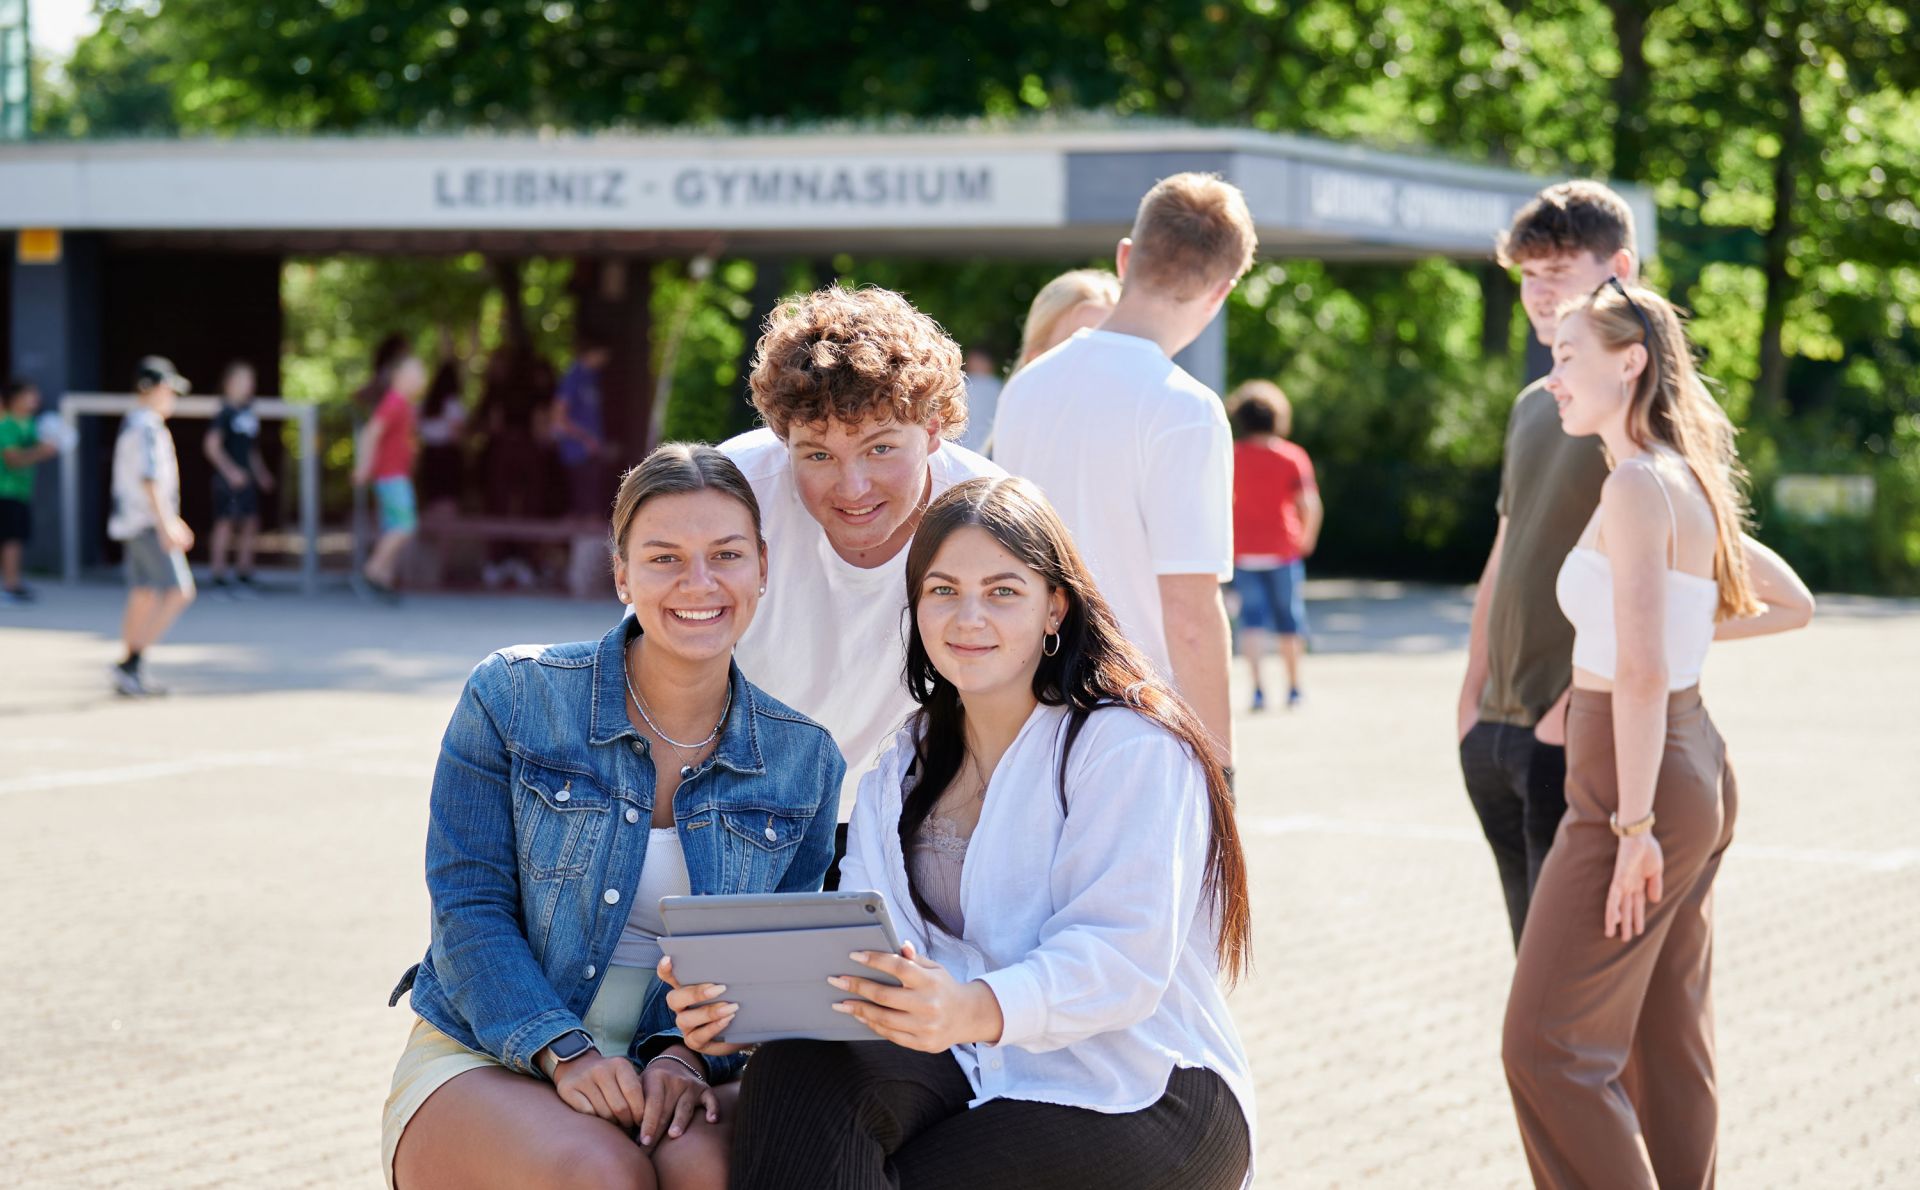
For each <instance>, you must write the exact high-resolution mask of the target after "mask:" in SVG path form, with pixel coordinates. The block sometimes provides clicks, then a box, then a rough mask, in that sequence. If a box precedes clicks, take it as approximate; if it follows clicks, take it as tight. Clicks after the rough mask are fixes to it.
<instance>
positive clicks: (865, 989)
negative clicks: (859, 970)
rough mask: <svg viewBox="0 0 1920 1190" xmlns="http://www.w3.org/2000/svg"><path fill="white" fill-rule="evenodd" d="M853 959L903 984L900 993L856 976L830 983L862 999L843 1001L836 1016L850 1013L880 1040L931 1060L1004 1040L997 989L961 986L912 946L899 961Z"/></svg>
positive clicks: (865, 954) (868, 955) (872, 956)
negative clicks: (975, 1044) (945, 1052)
mask: <svg viewBox="0 0 1920 1190" xmlns="http://www.w3.org/2000/svg"><path fill="white" fill-rule="evenodd" d="M849 957H851V958H852V959H853V961H854V962H856V963H859V964H860V965H861V966H863V967H871V968H873V969H874V970H876V971H880V972H884V973H885V974H888V975H891V976H893V977H894V978H895V979H897V980H899V981H900V986H899V987H893V986H891V985H889V984H884V983H879V982H877V981H875V980H871V979H862V978H861V977H860V976H858V975H835V976H831V977H829V978H828V980H827V982H828V983H830V984H832V985H833V986H834V987H836V988H838V989H840V990H841V991H843V992H850V993H852V994H853V995H855V996H859V997H861V999H858V1000H842V1001H840V1002H839V1003H838V1004H835V1005H834V1006H833V1007H834V1011H836V1012H844V1013H846V1014H847V1015H848V1016H851V1017H853V1018H854V1019H855V1020H857V1021H859V1022H860V1023H861V1024H863V1025H865V1026H866V1027H867V1028H869V1029H872V1030H873V1031H874V1033H876V1034H877V1035H879V1036H880V1037H882V1038H884V1039H886V1040H888V1041H891V1042H893V1043H894V1044H895V1045H898V1046H904V1047H905V1048H907V1049H910V1050H919V1051H920V1052H922V1053H927V1054H937V1053H939V1052H941V1051H942V1050H947V1049H951V1048H953V1047H954V1046H956V1045H964V1044H966V1043H968V1042H974V1041H984V1042H988V1043H993V1042H997V1041H999V1040H1000V1032H1001V1030H1002V1028H1003V1027H1004V1025H1005V1021H1004V1019H1003V1018H1002V1017H1001V1015H1000V1001H999V1000H997V999H995V998H994V995H993V989H992V988H990V987H988V986H987V985H986V984H984V983H981V982H979V981H978V980H975V981H973V982H971V983H961V982H960V981H958V980H956V979H955V978H954V977H953V976H952V975H951V974H950V973H949V972H948V971H947V969H946V968H945V967H942V966H941V965H940V964H938V963H936V962H934V961H933V960H932V959H927V958H922V957H920V956H919V955H917V954H915V953H914V950H913V943H911V942H909V943H907V944H906V945H905V946H902V947H901V948H900V953H899V954H897V955H892V954H881V953H876V952H874V951H866V950H856V951H854V952H853V954H852V955H851V956H849Z"/></svg>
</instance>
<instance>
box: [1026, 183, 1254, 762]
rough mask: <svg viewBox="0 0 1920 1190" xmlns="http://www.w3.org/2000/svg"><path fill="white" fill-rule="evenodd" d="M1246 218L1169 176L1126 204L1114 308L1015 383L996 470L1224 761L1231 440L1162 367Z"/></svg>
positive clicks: (1216, 282)
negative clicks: (1032, 501) (1086, 571)
mask: <svg viewBox="0 0 1920 1190" xmlns="http://www.w3.org/2000/svg"><path fill="white" fill-rule="evenodd" d="M1254 246H1255V237H1254V230H1253V216H1252V215H1251V214H1250V213H1249V212H1248V211H1247V204H1246V199H1245V198H1244V197H1243V196H1242V195H1241V193H1240V191H1239V190H1238V189H1237V188H1235V187H1234V186H1232V185H1230V184H1228V183H1227V182H1224V181H1222V180H1221V179H1220V178H1218V177H1217V176H1214V175H1212V174H1197V173H1185V174H1176V175H1174V176H1173V177H1170V178H1167V179H1165V180H1164V181H1162V182H1160V183H1159V184H1158V185H1156V186H1155V187H1154V188H1153V189H1152V190H1150V191H1148V193H1147V195H1146V197H1145V198H1143V199H1142V200H1141V201H1140V209H1139V213H1138V215H1137V216H1136V217H1135V219H1134V224H1133V234H1132V235H1131V236H1129V237H1128V238H1126V239H1123V240H1121V241H1120V244H1119V247H1118V249H1117V251H1116V253H1115V259H1114V263H1115V266H1116V271H1117V272H1118V273H1119V276H1120V284H1121V291H1120V301H1119V304H1118V305H1116V306H1115V307H1114V309H1113V313H1112V314H1110V315H1108V317H1107V319H1106V321H1105V322H1103V323H1101V324H1100V327H1099V328H1098V329H1097V330H1080V331H1076V332H1074V334H1073V337H1072V338H1070V339H1068V340H1067V341H1066V342H1064V343H1062V344H1061V345H1060V346H1058V347H1056V348H1054V349H1053V350H1052V351H1049V352H1048V353H1047V354H1045V355H1044V356H1041V357H1040V358H1038V359H1036V360H1034V361H1033V362H1032V363H1029V364H1028V365H1027V366H1026V367H1024V368H1022V369H1020V371H1018V372H1016V373H1014V375H1013V378H1012V379H1011V380H1009V381H1008V382H1007V388H1006V392H1005V393H1003V394H1002V395H1001V398H1000V417H999V422H998V425H997V426H996V427H995V431H994V451H995V454H996V456H997V457H996V461H997V462H999V463H1000V464H1001V466H1003V467H1005V468H1006V469H1007V470H1008V472H1010V473H1012V474H1014V475H1021V476H1025V477H1026V478H1028V479H1031V480H1033V481H1034V482H1036V483H1038V484H1039V485H1040V487H1041V488H1042V489H1043V490H1044V491H1045V492H1046V494H1047V498H1048V500H1050V501H1051V502H1052V503H1053V505H1054V507H1055V508H1056V509H1058V510H1059V513H1060V516H1061V519H1062V520H1064V521H1066V522H1067V525H1068V527H1069V528H1071V529H1072V531H1073V536H1074V541H1075V543H1076V544H1077V545H1078V546H1079V547H1080V549H1081V551H1082V552H1083V553H1084V554H1085V555H1086V559H1087V565H1088V566H1089V567H1090V568H1091V569H1092V570H1093V575H1094V578H1095V579H1096V580H1097V581H1098V583H1099V585H1100V589H1101V590H1102V591H1104V592H1106V594H1107V598H1108V600H1109V601H1110V602H1111V603H1112V605H1113V611H1114V614H1115V615H1116V616H1117V617H1119V620H1120V627H1121V630H1122V632H1123V634H1124V635H1125V636H1126V637H1127V639H1129V640H1131V641H1133V642H1134V643H1135V644H1136V645H1138V646H1140V648H1141V651H1143V652H1144V653H1146V654H1147V657H1148V659H1149V660H1151V661H1152V662H1153V665H1154V667H1155V669H1156V670H1158V671H1159V673H1160V674H1161V675H1162V676H1163V677H1166V678H1168V679H1169V680H1170V681H1171V682H1172V683H1173V685H1174V686H1175V687H1176V688H1177V689H1178V690H1179V692H1180V695H1181V697H1183V698H1185V699H1186V700H1187V702H1188V703H1189V704H1191V705H1192V707H1193V709H1194V711H1195V712H1196V713H1197V714H1198V715H1199V716H1200V720H1201V722H1202V723H1204V724H1205V725H1206V727H1207V730H1208V731H1210V732H1212V733H1213V737H1214V739H1215V740H1216V741H1217V742H1218V744H1219V746H1220V750H1221V755H1222V757H1223V758H1230V757H1231V756H1232V752H1233V711H1232V696H1231V694H1230V692H1229V683H1228V671H1229V669H1230V667H1231V663H1232V649H1231V644H1230V639H1231V633H1230V631H1229V628H1228V624H1227V611H1226V606H1225V604H1224V603H1223V602H1222V600H1221V595H1220V584H1221V583H1222V582H1223V581H1225V580H1226V579H1228V578H1231V577H1232V575H1233V441H1232V434H1231V433H1230V431H1229V430H1228V427H1227V415H1226V411H1225V409H1224V408H1223V407H1222V406H1221V404H1220V398H1219V396H1218V395H1217V394H1216V393H1215V392H1214V391H1213V390H1212V389H1210V388H1208V387H1207V386H1206V385H1204V384H1202V383H1200V382H1199V381H1198V380H1196V379H1194V378H1193V377H1192V376H1191V375H1189V374H1188V373H1187V371H1186V369H1184V368H1182V367H1181V366H1180V365H1179V364H1177V363H1175V362H1174V361H1173V356H1174V354H1175V353H1176V352H1179V351H1180V350H1182V349H1183V348H1185V347H1186V346H1187V345H1188V344H1190V343H1192V342H1193V341H1194V340H1195V339H1196V338H1198V337H1199V335H1200V332H1201V331H1203V330H1205V329H1206V327H1207V324H1208V323H1209V322H1211V321H1213V318H1214V316H1215V315H1216V314H1218V313H1219V311H1220V307H1221V305H1222V304H1223V303H1224V302H1225V301H1226V300H1227V294H1228V293H1230V292H1231V291H1232V290H1233V287H1234V285H1235V284H1236V283H1237V282H1238V281H1239V279H1240V276H1241V275H1242V274H1243V273H1245V272H1246V271H1247V268H1248V266H1249V265H1251V264H1252V262H1253V251H1254Z"/></svg>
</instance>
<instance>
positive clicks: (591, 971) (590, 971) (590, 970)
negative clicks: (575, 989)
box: [580, 963, 600, 979]
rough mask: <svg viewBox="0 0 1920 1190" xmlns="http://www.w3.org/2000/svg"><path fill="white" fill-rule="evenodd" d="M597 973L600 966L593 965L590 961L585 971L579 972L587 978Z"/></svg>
mask: <svg viewBox="0 0 1920 1190" xmlns="http://www.w3.org/2000/svg"><path fill="white" fill-rule="evenodd" d="M599 973H600V968H598V967H596V966H594V965H593V964H592V963H588V964H587V969H586V970H585V971H582V972H581V973H580V974H581V975H583V976H585V977H586V978H588V979H592V978H593V977H594V976H595V975H598V974H599Z"/></svg>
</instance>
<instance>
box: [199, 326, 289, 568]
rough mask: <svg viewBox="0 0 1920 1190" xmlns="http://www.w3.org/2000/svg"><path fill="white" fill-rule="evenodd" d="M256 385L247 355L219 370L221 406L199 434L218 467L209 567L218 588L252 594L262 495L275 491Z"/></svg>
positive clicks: (214, 477)
mask: <svg viewBox="0 0 1920 1190" xmlns="http://www.w3.org/2000/svg"><path fill="white" fill-rule="evenodd" d="M254 387H255V381H254V372H253V365H252V364H249V363H247V362H246V361H244V360H234V361H233V362H232V363H229V364H228V365H227V366H226V369H225V370H224V371H222V372H221V374H220V411H219V412H218V413H216V414H214V415H213V425H212V427H211V428H210V429H208V430H207V433H206V437H204V438H202V439H201V440H200V449H201V450H202V451H204V452H205V453H206V456H207V462H208V463H209V464H211V465H212V467H213V533H212V534H211V535H210V536H209V539H208V541H207V555H208V557H207V561H208V567H209V569H210V570H211V571H212V573H213V590H214V591H215V593H216V594H221V595H226V596H229V597H232V598H251V597H253V595H254V594H255V593H256V588H255V587H254V581H253V549H254V543H255V539H256V538H257V537H258V536H259V533H260V496H261V493H263V492H271V491H273V473H272V472H270V471H268V470H267V465H266V462H265V460H263V459H262V458H261V457H260V451H259V440H260V415H259V414H258V413H255V412H254V411H253V399H254ZM236 539H237V542H236ZM236 545H237V547H238V548H237V550H236V549H235V546H236ZM234 554H237V558H236V557H234V556H232V555H234Z"/></svg>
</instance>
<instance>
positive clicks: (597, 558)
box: [411, 513, 611, 599]
mask: <svg viewBox="0 0 1920 1190" xmlns="http://www.w3.org/2000/svg"><path fill="white" fill-rule="evenodd" d="M501 541H515V542H527V543H530V544H533V545H565V546H566V547H567V569H566V588H567V593H568V594H569V595H572V596H573V597H574V598H576V599H590V598H595V597H598V596H602V595H606V594H607V593H608V591H609V589H610V587H611V582H610V580H609V578H608V568H607V525H606V522H605V521H601V520H590V519H586V518H575V517H486V516H464V515H460V514H457V513H456V514H453V515H447V514H444V513H443V514H440V515H437V516H422V517H421V518H420V531H419V534H418V536H417V537H416V546H417V547H418V548H416V549H415V550H414V561H413V563H412V567H411V569H412V570H413V573H414V576H415V577H416V578H418V579H419V581H420V585H422V586H428V587H439V586H444V585H445V582H446V572H447V569H448V566H447V558H446V553H447V550H448V547H449V546H451V545H453V544H455V543H458V542H476V543H479V544H480V545H483V546H485V545H491V544H493V543H495V542H501Z"/></svg>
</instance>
